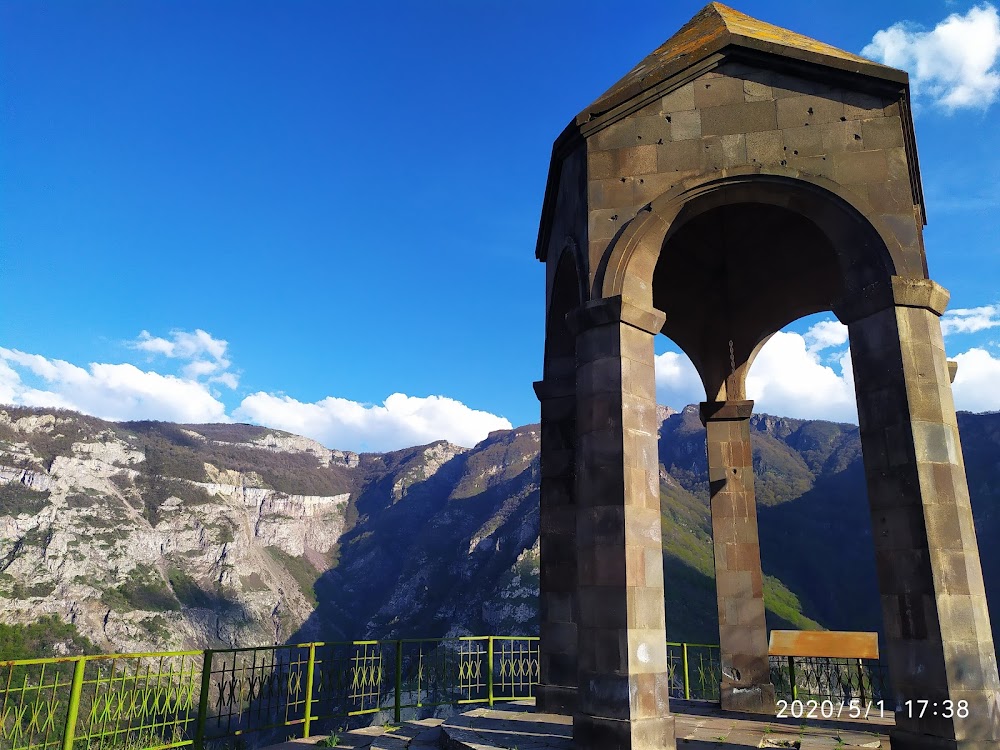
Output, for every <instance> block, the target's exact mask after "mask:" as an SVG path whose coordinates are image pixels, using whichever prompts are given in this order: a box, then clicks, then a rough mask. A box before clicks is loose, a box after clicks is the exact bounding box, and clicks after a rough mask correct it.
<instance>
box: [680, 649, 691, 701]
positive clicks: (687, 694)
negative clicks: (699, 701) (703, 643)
mask: <svg viewBox="0 0 1000 750" xmlns="http://www.w3.org/2000/svg"><path fill="white" fill-rule="evenodd" d="M681 665H682V666H683V667H684V700H686V701H689V700H691V678H690V676H689V673H688V645H687V643H682V644H681Z"/></svg>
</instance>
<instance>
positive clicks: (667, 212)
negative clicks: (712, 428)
mask: <svg viewBox="0 0 1000 750" xmlns="http://www.w3.org/2000/svg"><path fill="white" fill-rule="evenodd" d="M779 172H780V173H779ZM739 206H744V207H745V209H750V207H752V211H751V215H762V214H765V213H767V212H771V213H773V214H775V215H782V216H785V217H786V218H789V219H795V217H798V219H799V220H800V222H799V224H800V231H801V232H803V234H802V237H801V242H802V244H803V245H804V247H803V251H802V254H803V257H805V256H806V255H807V254H808V253H813V254H818V253H821V252H823V251H824V250H825V252H826V257H825V258H823V259H822V260H823V263H814V264H813V265H812V266H811V267H810V268H809V269H804V268H798V269H794V268H784V267H782V266H781V265H780V260H779V261H775V263H777V264H779V265H776V266H775V267H774V268H773V269H771V271H770V273H771V275H773V276H774V277H775V278H778V277H779V275H780V274H782V273H787V274H788V277H787V282H788V284H787V287H788V291H787V292H786V293H785V294H783V295H782V302H783V303H784V306H782V305H781V304H778V305H760V306H758V307H759V309H758V310H757V311H756V315H758V316H759V317H760V319H759V320H756V322H755V323H752V322H751V321H754V320H755V319H754V317H753V316H752V315H751V316H749V317H748V316H747V315H744V316H743V317H742V318H741V320H740V324H739V325H738V326H737V328H740V329H741V330H739V331H737V332H736V333H732V334H730V335H728V336H727V335H724V334H722V333H720V332H718V331H715V332H714V333H713V334H711V335H710V334H709V333H707V332H705V331H696V330H693V329H695V328H697V325H695V324H693V323H689V322H684V321H680V320H679V317H678V315H676V314H674V313H675V312H676V311H675V310H671V309H670V304H669V302H668V303H667V304H664V300H663V297H664V294H665V292H664V291H663V289H662V287H663V286H664V280H663V278H662V277H663V276H664V274H663V273H661V271H662V266H663V264H664V262H665V260H666V258H665V257H664V256H665V255H669V252H670V249H671V246H672V243H673V240H674V238H680V237H682V236H684V234H685V232H688V231H689V230H691V228H692V227H694V226H696V225H697V224H698V222H699V221H700V222H702V223H703V224H708V225H712V226H714V225H715V224H717V223H719V222H718V219H721V217H722V216H724V215H725V214H724V212H725V211H726V210H735V208H736V207H739ZM744 218H746V216H745V217H744ZM786 223H787V222H786ZM792 223H793V222H792ZM810 233H811V234H810ZM780 239H782V238H778V239H777V240H775V241H778V240H780ZM784 239H785V240H787V241H789V242H790V241H791V240H792V238H790V237H787V238H784ZM678 241H679V239H678ZM673 244H676V243H673ZM690 249H691V248H690V247H688V251H689V252H688V253H686V255H691V254H692V253H690ZM901 252H902V250H901V248H900V245H899V243H898V242H897V241H896V238H895V236H894V235H893V233H892V231H891V229H890V228H888V227H886V226H885V225H884V224H883V223H882V222H881V221H880V220H879V218H878V216H877V214H876V213H875V212H874V211H872V210H871V208H870V207H869V206H867V205H866V203H865V201H864V200H863V199H861V198H860V197H858V196H856V195H854V194H851V193H848V192H847V191H845V190H843V189H842V188H840V187H839V186H838V185H836V184H835V183H833V182H831V181H830V180H827V179H825V178H822V177H815V176H810V175H803V174H801V173H799V172H795V171H793V170H769V171H768V172H767V173H764V172H762V171H760V170H759V169H747V170H731V171H727V172H725V173H722V172H717V173H713V174H710V175H706V176H704V177H702V178H699V179H692V180H688V181H686V182H685V183H683V184H681V185H678V186H677V187H676V188H674V189H672V190H670V191H668V192H666V193H664V194H662V195H661V196H660V197H658V198H656V199H655V200H653V201H652V202H651V203H650V204H649V205H648V206H646V207H644V208H643V209H642V211H640V213H639V214H638V215H637V216H636V218H635V219H634V220H633V221H632V222H630V223H629V224H628V226H626V227H624V228H623V231H621V233H620V234H619V236H618V238H617V240H616V241H615V242H614V243H613V245H612V246H611V247H610V248H609V250H608V252H607V253H606V254H605V259H604V263H603V266H602V268H601V273H600V278H599V280H598V284H599V285H600V286H599V288H600V294H601V295H603V296H612V295H621V296H622V297H623V298H624V299H625V300H628V301H629V302H630V303H632V304H634V305H636V306H638V307H642V308H645V309H660V310H662V311H663V312H664V313H666V323H665V325H664V329H663V333H665V334H666V335H667V336H668V337H670V338H671V339H672V340H673V341H674V342H675V343H676V344H677V345H678V346H679V347H680V348H681V349H682V350H683V351H684V352H685V353H686V354H687V356H688V357H689V358H690V359H691V361H692V362H693V363H694V365H695V367H696V369H697V370H698V372H699V374H700V376H701V378H702V382H703V385H704V387H705V391H706V397H707V398H708V399H709V400H725V399H727V398H730V399H744V398H746V391H745V382H746V375H747V372H748V371H749V367H750V363H751V362H752V357H753V355H754V354H755V353H756V352H757V351H759V348H760V345H761V344H762V342H763V341H765V340H766V339H767V338H769V337H770V336H771V335H772V334H773V333H774V332H775V331H778V330H780V329H781V328H782V327H784V326H785V325H787V324H789V323H791V322H793V321H794V320H797V319H798V318H801V317H803V316H805V315H809V314H812V313H815V312H820V311H823V310H831V309H833V308H834V306H835V304H836V302H837V301H838V300H839V299H840V298H842V297H845V296H847V295H851V294H856V293H859V292H860V291H861V290H862V289H865V288H866V287H871V286H872V285H876V284H879V283H883V284H884V283H886V282H888V280H889V279H890V278H891V277H892V276H893V274H894V272H895V269H896V267H897V258H898V256H899V254H900V253H901ZM824 263H825V265H824ZM751 265H752V264H751ZM758 265H759V264H758ZM834 266H836V268H834ZM833 274H836V275H837V276H838V277H839V281H835V280H833V279H832V278H830V277H831V276H832V275H833ZM818 276H819V277H824V278H822V279H821V280H822V282H823V283H818ZM685 284H687V281H685ZM654 287H656V288H655V289H654ZM723 296H724V295H723ZM668 299H669V297H668ZM685 307H686V309H693V308H694V307H695V306H694V305H687V306H685ZM705 309H706V310H711V309H713V308H712V307H711V305H707V306H705ZM681 317H682V316H681ZM704 325H705V326H708V325H709V323H708V322H705V323H704ZM714 325H715V327H716V328H718V327H719V326H720V325H721V323H719V322H716V323H715V324H714ZM751 325H755V326H756V327H750V326H751ZM706 339H710V341H707V340H706ZM727 340H732V341H733V343H734V348H735V352H734V360H735V362H731V361H730V360H729V358H728V357H727V356H726V355H727V351H726V347H725V344H726V342H727ZM733 364H735V365H736V367H735V368H732V365H733Z"/></svg>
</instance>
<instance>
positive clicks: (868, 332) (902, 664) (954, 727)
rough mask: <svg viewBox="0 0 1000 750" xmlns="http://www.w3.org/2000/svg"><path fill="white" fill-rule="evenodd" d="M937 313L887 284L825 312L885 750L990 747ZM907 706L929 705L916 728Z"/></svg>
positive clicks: (922, 284) (985, 667)
mask: <svg viewBox="0 0 1000 750" xmlns="http://www.w3.org/2000/svg"><path fill="white" fill-rule="evenodd" d="M947 301H948V293H947V292H946V291H945V290H944V289H943V288H941V287H940V286H938V285H937V284H935V283H934V282H932V281H930V280H926V279H920V280H914V279H903V278H900V277H892V280H891V283H886V284H881V285H874V286H872V287H867V288H866V289H865V290H864V291H863V293H861V294H858V295H855V296H854V297H853V298H851V299H848V300H846V301H845V302H844V303H843V304H841V305H839V306H838V308H837V310H836V312H837V315H838V317H840V319H841V320H842V321H844V322H846V323H848V326H849V331H850V339H851V357H852V359H853V362H854V378H855V383H856V388H857V396H858V417H859V423H860V427H861V446H862V449H863V451H864V463H865V474H866V477H867V482H868V496H869V502H870V505H871V513H872V536H873V538H874V542H875V560H876V569H877V571H878V576H879V590H880V592H881V599H882V616H883V618H884V622H885V634H886V645H887V648H886V651H887V653H886V656H887V657H888V661H889V669H890V672H891V679H892V687H893V692H894V701H892V702H893V703H894V704H895V705H890V706H888V708H891V709H895V711H896V724H895V728H894V729H893V730H892V731H891V732H890V740H891V742H892V747H893V750H924V749H925V748H926V749H930V748H933V749H935V750H937V749H938V748H948V749H949V750H955V749H956V748H963V749H965V748H968V749H970V750H971V749H973V748H975V750H979V749H980V748H982V749H983V750H985V748H987V747H988V748H991V750H995V749H996V748H997V747H998V746H1000V681H998V678H997V661H996V650H995V648H994V645H993V633H992V630H991V628H990V617H989V612H988V611H987V607H986V594H985V590H984V588H983V573H982V568H981V566H980V562H979V548H978V545H977V542H976V530H975V527H974V526H973V523H972V509H971V506H970V503H969V489H968V484H967V480H966V476H965V465H964V462H963V459H962V447H961V443H960V442H959V435H958V422H957V420H956V418H955V406H954V402H953V400H952V393H951V385H950V382H949V380H950V378H949V372H948V365H947V362H946V360H945V352H944V343H943V341H942V338H941V325H940V322H939V321H938V316H940V315H941V313H942V312H943V311H944V308H945V305H946V304H947ZM907 701H913V702H914V703H913V704H911V706H913V709H912V710H910V709H909V708H908V707H907ZM917 701H930V704H929V705H928V706H927V707H926V709H925V710H924V712H923V717H922V718H919V716H918V714H919V713H920V710H921V709H920V705H919V704H916V702H917ZM945 701H951V709H950V711H949V709H948V708H947V704H945V703H944V702H945ZM959 701H967V702H968V703H967V704H965V705H967V715H965V716H963V715H962V714H965V713H966V711H961V712H959V708H960V706H959V703H958V702H959ZM946 713H952V716H950V717H947V716H945V714H946Z"/></svg>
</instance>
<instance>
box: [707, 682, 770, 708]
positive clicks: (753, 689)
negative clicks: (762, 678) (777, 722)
mask: <svg viewBox="0 0 1000 750" xmlns="http://www.w3.org/2000/svg"><path fill="white" fill-rule="evenodd" d="M720 692H721V700H720V703H721V708H722V710H723V711H739V712H741V713H746V714H767V715H769V716H774V714H775V712H776V710H777V709H776V706H775V705H774V685H772V684H771V683H770V682H765V683H762V684H760V685H739V684H733V683H730V684H726V683H722V688H721V691H720Z"/></svg>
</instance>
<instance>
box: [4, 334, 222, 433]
mask: <svg viewBox="0 0 1000 750" xmlns="http://www.w3.org/2000/svg"><path fill="white" fill-rule="evenodd" d="M19 370H20V372H19ZM22 373H30V374H31V375H34V376H36V377H37V378H39V379H41V380H42V381H44V383H45V387H44V388H36V387H32V386H30V385H28V384H27V383H25V382H24V380H23V378H22ZM0 402H3V403H11V404H20V405H24V406H45V407H54V408H62V409H73V410H75V411H80V412H83V413H85V414H92V415H94V416H97V417H101V418H102V419H110V420H133V419H162V420H166V421H171V422H226V421H229V418H228V417H227V416H226V409H225V406H224V404H223V403H222V402H221V401H219V400H218V399H216V398H215V397H214V396H213V395H212V394H211V393H210V392H209V390H208V388H207V387H206V386H205V385H203V384H202V383H198V382H196V381H193V380H185V379H183V378H178V377H176V376H173V375H161V374H160V373H158V372H150V371H144V370H140V369H139V368H138V367H135V366H134V365H130V364H99V363H91V364H90V366H89V368H87V369H84V368H82V367H78V366H77V365H73V364H70V363H69V362H65V361H63V360H60V359H48V358H46V357H43V356H41V355H38V354H27V353H25V352H21V351H18V350H16V349H5V348H2V347H0Z"/></svg>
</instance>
